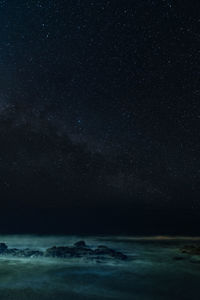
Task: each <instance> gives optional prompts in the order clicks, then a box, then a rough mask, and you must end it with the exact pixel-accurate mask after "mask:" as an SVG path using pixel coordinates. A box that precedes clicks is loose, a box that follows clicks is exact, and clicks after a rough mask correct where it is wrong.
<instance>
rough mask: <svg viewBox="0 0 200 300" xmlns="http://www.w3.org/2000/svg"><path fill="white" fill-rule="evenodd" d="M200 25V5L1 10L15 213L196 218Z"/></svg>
mask: <svg viewBox="0 0 200 300" xmlns="http://www.w3.org/2000/svg"><path fill="white" fill-rule="evenodd" d="M199 26H200V17H199V4H198V1H176V2H174V1H170V0H154V1H153V0H145V1H144V0H135V1H80V0H79V1H75V0H73V1H72V0H71V1H63V0H60V1H53V0H52V1H51V0H48V1H36V0H35V1H29V0H27V1H14V0H13V1H0V122H1V129H0V130H1V135H0V138H1V144H3V147H2V150H1V153H0V154H1V155H0V158H1V182H0V188H1V189H2V191H3V193H4V194H5V197H6V199H7V198H8V199H11V198H13V196H11V195H15V197H14V198H15V200H9V201H10V202H9V203H10V204H9V205H12V204H13V205H15V206H20V205H22V206H24V205H25V204H24V203H26V205H33V206H34V205H35V206H36V207H40V206H42V207H51V206H52V203H54V204H53V206H57V209H59V208H60V207H63V206H64V207H71V206H74V205H75V204H74V203H79V204H80V205H81V206H85V207H86V208H90V209H92V207H93V206H94V207H96V208H97V207H99V206H102V207H104V208H105V207H106V205H108V206H112V205H113V203H115V204H116V203H117V207H118V206H119V207H123V208H124V209H125V210H126V208H128V207H131V209H133V210H138V209H139V210H140V211H142V210H144V211H146V210H149V209H151V208H152V209H159V210H163V211H173V212H174V211H176V210H179V209H180V210H187V209H189V210H192V211H195V210H196V209H199V186H198V182H199V179H200V161H199V150H200V149H199V148H200V147H199V146H200V144H199V121H200V110H199V97H200V90H199V74H200V68H199V65H200V48H199V39H200V31H199ZM40 144H42V146H41V147H40ZM14 149H16V150H14ZM12 151H13V152H12ZM13 170H14V171H13ZM27 178H29V179H27ZM43 178H46V182H44V181H43ZM72 179H73V180H72ZM18 181H19V182H18ZM16 182H17V183H16ZM15 183H16V184H15ZM49 185H50V186H51V187H52V190H53V191H52V190H51V188H50V189H48V186H49ZM32 190H37V192H38V194H37V193H36V194H35V198H37V199H40V198H42V201H39V202H40V205H39V203H38V200H37V201H36V200H34V199H32V200H30V201H29V200H24V199H27V198H29V197H28V196H27V195H28V194H29V193H30V191H32ZM95 192H96V193H95ZM54 193H55V195H56V194H57V197H56V198H58V199H56V200H55V196H52V199H51V200H50V198H51V197H50V195H54ZM41 195H42V196H41ZM19 198H20V199H21V200H20V201H21V202H22V203H21V202H20V201H19ZM33 198H34V197H33ZM61 199H62V200H61ZM27 201H28V202H27ZM41 203H42V204H41ZM55 203H57V204H55ZM91 203H92V204H91ZM9 205H8V206H9ZM26 205H25V206H26ZM138 207H139V208H138ZM24 211H26V210H24ZM117 211H118V208H117Z"/></svg>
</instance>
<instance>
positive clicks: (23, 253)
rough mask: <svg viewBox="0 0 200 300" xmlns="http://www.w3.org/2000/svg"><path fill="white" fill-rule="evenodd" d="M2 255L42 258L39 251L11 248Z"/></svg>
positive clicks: (41, 253)
mask: <svg viewBox="0 0 200 300" xmlns="http://www.w3.org/2000/svg"><path fill="white" fill-rule="evenodd" d="M4 254H7V255H12V256H18V257H38V256H42V255H43V252H42V251H39V250H30V249H17V248H11V249H7V250H6V251H5V253H4Z"/></svg>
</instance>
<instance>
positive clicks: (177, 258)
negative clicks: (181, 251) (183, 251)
mask: <svg viewBox="0 0 200 300" xmlns="http://www.w3.org/2000/svg"><path fill="white" fill-rule="evenodd" d="M173 259H174V260H184V259H185V257H183V256H174V257H173Z"/></svg>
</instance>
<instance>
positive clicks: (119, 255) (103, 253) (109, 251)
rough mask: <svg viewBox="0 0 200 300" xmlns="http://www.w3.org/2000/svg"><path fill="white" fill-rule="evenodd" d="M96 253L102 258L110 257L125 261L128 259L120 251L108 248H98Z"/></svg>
mask: <svg viewBox="0 0 200 300" xmlns="http://www.w3.org/2000/svg"><path fill="white" fill-rule="evenodd" d="M94 253H95V254H96V255H100V256H110V257H113V258H117V259H121V260H125V259H127V256H126V255H125V254H123V253H121V252H119V251H116V250H113V249H111V248H108V247H107V246H98V248H97V249H95V250H94Z"/></svg>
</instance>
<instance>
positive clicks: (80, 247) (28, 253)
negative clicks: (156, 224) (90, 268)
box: [0, 241, 127, 260]
mask: <svg viewBox="0 0 200 300" xmlns="http://www.w3.org/2000/svg"><path fill="white" fill-rule="evenodd" d="M0 255H12V256H17V257H58V258H73V257H87V258H95V259H106V258H110V259H118V260H126V259H127V256H126V255H125V254H123V253H122V252H120V251H116V250H114V249H112V248H109V247H107V246H104V245H99V246H97V247H96V248H95V249H92V248H91V247H89V246H88V245H86V243H85V242H84V241H79V242H76V243H75V244H74V245H73V246H58V247H57V246H53V247H51V248H47V249H46V250H45V251H41V250H32V249H29V248H26V249H18V248H8V246H7V245H6V244H5V243H0Z"/></svg>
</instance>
